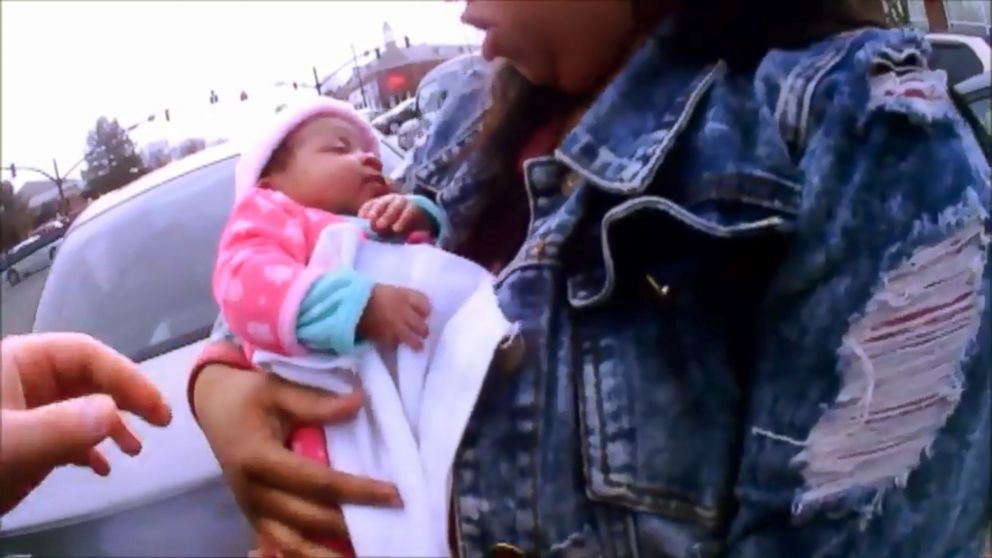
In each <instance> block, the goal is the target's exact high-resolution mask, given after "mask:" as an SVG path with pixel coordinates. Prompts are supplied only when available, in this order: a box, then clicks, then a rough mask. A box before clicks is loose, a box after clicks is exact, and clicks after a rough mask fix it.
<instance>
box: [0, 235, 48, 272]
mask: <svg viewBox="0 0 992 558" xmlns="http://www.w3.org/2000/svg"><path fill="white" fill-rule="evenodd" d="M43 244H45V239H44V238H42V236H40V235H35V236H32V237H31V238H29V239H27V240H25V241H23V242H21V243H20V244H18V245H17V246H14V247H13V248H11V249H10V251H9V252H8V253H7V257H6V258H5V264H7V265H14V264H16V263H17V262H19V261H21V260H23V259H24V258H26V257H28V256H30V255H31V254H33V253H34V251H35V250H37V249H39V248H41V246H42V245H43Z"/></svg>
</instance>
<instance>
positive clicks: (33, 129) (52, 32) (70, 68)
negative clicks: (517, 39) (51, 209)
mask: <svg viewBox="0 0 992 558" xmlns="http://www.w3.org/2000/svg"><path fill="white" fill-rule="evenodd" d="M461 9H462V5H461V4H460V3H459V2H450V1H444V0H424V1H413V0H401V1H385V0H363V1H362V0H359V1H344V0H329V1H306V2H287V1H280V2H271V1H270V2H265V1H253V2H240V1H219V2H208V1H185V2H177V1H167V2H154V1H141V2H120V1H116V2H115V1H110V2H86V1H78V0H73V1H66V2H40V1H35V0H3V1H2V2H0V58H2V60H0V126H2V137H0V164H2V165H3V166H4V167H7V166H8V165H10V164H11V162H13V163H15V164H17V165H18V166H35V167H40V168H42V169H44V170H46V171H49V172H50V169H51V166H52V159H53V158H55V159H57V160H58V163H59V166H60V168H61V170H62V171H63V172H64V171H65V170H67V167H68V166H70V165H72V164H74V163H75V162H76V161H78V160H79V159H81V158H82V157H83V155H84V154H85V150H86V135H87V132H88V131H89V130H90V129H92V128H93V126H94V124H95V122H96V120H97V118H99V117H100V116H108V117H112V118H117V119H118V121H119V122H120V123H121V124H122V125H123V126H125V127H127V126H130V125H132V124H135V123H138V122H142V124H140V125H139V126H138V127H137V128H136V129H135V130H134V131H133V132H132V133H131V137H132V139H134V140H135V142H136V143H137V144H138V145H139V146H141V145H143V144H148V143H151V142H156V141H161V140H166V141H170V142H172V143H173V144H175V143H178V142H179V141H181V140H182V139H185V138H188V137H192V136H197V137H203V136H206V137H208V139H209V138H210V137H219V136H225V135H230V134H231V133H235V132H232V130H234V129H236V127H237V126H238V125H239V124H240V123H243V122H245V121H247V114H248V113H254V112H253V111H256V110H260V109H261V108H262V107H263V105H264V106H265V110H272V108H273V107H274V99H275V98H276V97H281V96H286V95H293V94H297V95H300V94H314V93H313V91H312V90H310V91H309V92H308V91H305V90H303V89H300V90H299V91H297V92H294V91H293V90H292V89H291V88H289V87H286V86H281V87H280V86H276V83H278V82H287V83H288V82H292V81H298V82H302V83H307V84H310V83H313V77H312V71H311V68H312V67H316V68H317V69H318V73H320V74H321V75H322V76H323V75H325V74H329V73H331V72H332V71H333V70H335V69H336V68H338V67H340V66H341V65H342V64H344V63H345V62H346V61H347V60H348V58H350V57H351V45H354V46H355V48H356V49H357V50H358V51H359V52H361V51H363V50H367V49H370V48H372V47H375V46H379V45H381V44H382V40H383V39H382V36H383V34H382V28H383V23H385V22H388V23H389V24H390V25H391V26H392V28H393V32H394V35H395V36H396V38H397V40H398V41H400V42H402V40H403V39H402V38H403V37H404V36H409V37H410V40H411V41H412V42H413V43H424V42H436V43H448V44H465V43H477V42H478V41H479V34H478V33H477V32H475V31H474V30H472V29H470V28H468V27H467V26H465V25H463V24H462V23H460V22H459V20H458V17H459V15H460V13H461ZM211 89H213V90H214V91H216V92H217V95H218V97H219V98H220V102H219V103H218V104H217V105H210V104H209V96H210V91H211ZM242 90H244V91H245V92H246V93H247V94H248V98H249V102H247V103H240V102H239V101H238V100H237V98H238V96H239V94H240V92H241V91H242ZM166 108H168V109H169V111H170V118H171V120H172V121H171V122H170V123H165V122H163V120H164V117H163V111H164V110H165V109H166ZM151 114H156V119H155V121H153V122H146V119H147V117H148V116H149V115H151ZM80 170H81V167H80V168H77V169H76V170H74V171H73V172H72V176H78V175H79V172H80ZM0 176H2V177H3V178H5V179H9V178H10V175H9V173H8V172H6V171H3V172H2V173H0ZM38 178H39V177H38V176H33V175H32V173H27V172H18V174H17V179H16V180H14V183H15V186H20V185H21V184H22V183H23V182H25V181H27V180H36V179H38Z"/></svg>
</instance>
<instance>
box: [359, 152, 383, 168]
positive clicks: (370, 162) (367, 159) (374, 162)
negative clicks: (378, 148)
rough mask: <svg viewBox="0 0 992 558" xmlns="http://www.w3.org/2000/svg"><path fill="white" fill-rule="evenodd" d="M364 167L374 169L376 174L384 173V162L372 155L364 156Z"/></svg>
mask: <svg viewBox="0 0 992 558" xmlns="http://www.w3.org/2000/svg"><path fill="white" fill-rule="evenodd" d="M362 165H363V166H366V167H369V168H370V169H374V170H375V171H376V172H382V161H381V160H379V158H378V157H376V156H375V155H373V154H371V153H366V154H364V155H362Z"/></svg>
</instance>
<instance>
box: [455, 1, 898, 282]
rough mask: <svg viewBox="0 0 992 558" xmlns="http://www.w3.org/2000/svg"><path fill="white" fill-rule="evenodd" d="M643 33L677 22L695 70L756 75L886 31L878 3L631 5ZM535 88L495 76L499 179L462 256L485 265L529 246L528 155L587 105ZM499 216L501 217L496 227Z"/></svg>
mask: <svg viewBox="0 0 992 558" xmlns="http://www.w3.org/2000/svg"><path fill="white" fill-rule="evenodd" d="M628 1H629V2H630V5H631V9H633V10H634V11H635V19H636V21H638V22H640V24H641V25H642V31H643V32H644V33H649V32H650V31H651V30H653V29H654V28H655V27H656V26H657V25H658V23H660V21H661V20H662V19H663V18H664V17H666V16H668V15H672V16H673V17H674V18H675V22H676V23H675V26H674V29H675V30H674V33H673V36H672V37H671V38H670V39H668V40H669V43H667V44H666V48H668V49H670V51H671V52H673V53H674V54H675V55H676V56H677V57H679V58H682V59H685V60H687V61H691V62H702V63H705V62H709V61H715V60H718V59H723V60H724V61H726V62H727V64H728V65H730V66H731V67H732V68H735V69H741V70H746V69H748V68H749V67H753V66H754V65H756V64H757V63H758V62H760V60H761V59H762V58H763V57H764V55H765V53H767V52H768V51H769V50H770V49H773V48H790V47H800V46H802V45H805V44H809V43H811V42H814V41H816V40H819V39H823V38H826V37H828V36H830V35H832V34H836V33H839V32H842V31H847V30H850V29H854V28H858V27H865V26H881V24H882V22H881V18H880V17H879V16H880V15H881V14H880V12H879V10H874V11H873V10H872V8H873V7H874V6H880V5H881V3H880V2H878V0H668V1H663V0H628ZM583 101H584V100H583V99H577V98H573V97H569V96H567V95H565V94H563V93H560V92H558V91H555V90H553V89H550V88H547V87H540V86H535V85H533V84H531V83H530V82H528V81H527V80H526V79H525V78H524V77H523V76H522V75H521V74H520V73H519V72H518V71H517V70H515V69H514V68H512V67H511V66H509V65H506V64H504V65H503V66H501V67H500V68H498V69H497V70H496V72H495V74H494V76H493V83H492V104H491V106H490V108H489V109H488V111H487V113H486V115H485V118H484V122H483V130H482V133H481V134H480V136H479V138H478V140H477V144H476V153H477V154H478V155H479V156H480V157H481V160H482V161H485V163H486V166H487V168H494V169H496V170H495V173H494V174H493V175H492V177H491V178H490V179H489V180H487V181H486V184H483V185H481V187H480V190H479V194H478V195H479V198H478V200H477V201H478V203H477V204H476V206H475V207H477V208H479V210H478V211H477V212H476V216H475V219H474V222H473V223H470V224H469V225H468V226H467V227H466V231H467V235H466V236H465V237H464V238H463V239H462V241H461V242H460V243H459V245H458V246H456V247H455V251H456V252H458V253H460V254H462V255H463V256H465V257H468V258H470V259H473V260H475V261H478V262H480V263H483V264H484V265H485V264H492V263H494V262H498V263H503V264H505V263H507V261H508V260H509V258H511V257H513V254H514V252H515V250H516V249H517V247H519V245H520V244H521V243H522V242H523V239H524V237H525V235H526V228H527V225H528V215H529V209H528V207H527V203H528V202H527V196H526V193H525V191H524V188H523V187H522V186H521V184H520V176H519V174H518V170H517V167H518V159H519V158H520V156H521V150H522V149H523V148H524V146H525V145H526V144H527V142H528V141H529V140H530V138H531V137H532V136H533V135H534V134H535V132H536V131H537V130H538V129H540V128H541V127H542V126H544V125H547V124H549V123H551V122H555V121H558V120H559V119H560V118H561V117H562V115H564V114H566V113H567V112H568V111H570V110H571V109H573V108H574V107H575V106H576V105H578V104H581V103H583ZM493 216H498V218H496V219H494V218H493Z"/></svg>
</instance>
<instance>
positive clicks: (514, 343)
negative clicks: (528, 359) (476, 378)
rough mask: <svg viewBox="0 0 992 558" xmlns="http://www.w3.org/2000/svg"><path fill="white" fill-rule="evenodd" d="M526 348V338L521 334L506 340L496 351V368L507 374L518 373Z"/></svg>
mask: <svg viewBox="0 0 992 558" xmlns="http://www.w3.org/2000/svg"><path fill="white" fill-rule="evenodd" d="M526 347H527V345H526V343H525V342H524V338H523V336H522V335H520V334H515V335H513V336H511V337H509V338H507V339H506V340H504V341H503V343H501V344H500V346H499V348H498V349H497V350H496V356H495V358H494V362H495V364H496V368H497V369H498V370H499V371H500V372H503V373H506V374H509V373H512V372H516V371H517V370H518V369H519V368H520V365H521V364H523V361H524V355H525V353H526Z"/></svg>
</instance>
